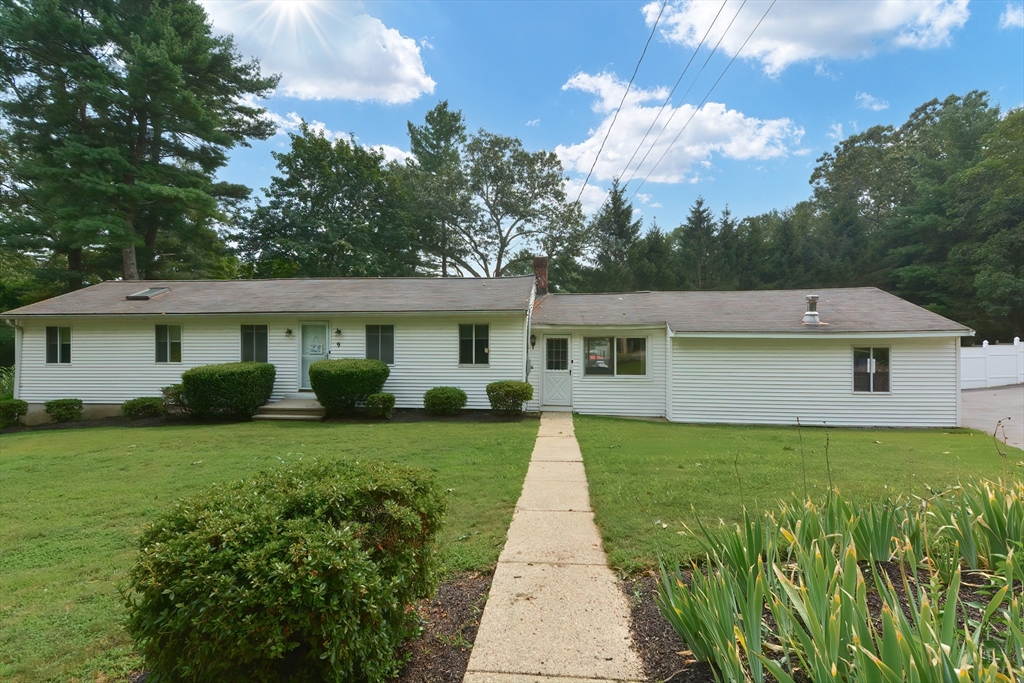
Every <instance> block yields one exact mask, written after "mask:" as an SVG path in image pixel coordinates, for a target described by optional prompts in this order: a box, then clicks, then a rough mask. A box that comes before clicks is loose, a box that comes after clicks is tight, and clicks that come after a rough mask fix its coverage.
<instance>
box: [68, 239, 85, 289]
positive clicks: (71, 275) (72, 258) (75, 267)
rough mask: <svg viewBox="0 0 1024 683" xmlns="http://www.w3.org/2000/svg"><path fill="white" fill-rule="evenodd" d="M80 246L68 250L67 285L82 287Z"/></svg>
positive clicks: (73, 287)
mask: <svg viewBox="0 0 1024 683" xmlns="http://www.w3.org/2000/svg"><path fill="white" fill-rule="evenodd" d="M82 272H83V271H82V248H81V247H75V248H73V249H70V250H69V251H68V287H69V288H70V289H73V290H74V289H81V288H82Z"/></svg>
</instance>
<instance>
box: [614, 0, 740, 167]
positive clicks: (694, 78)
mask: <svg viewBox="0 0 1024 683" xmlns="http://www.w3.org/2000/svg"><path fill="white" fill-rule="evenodd" d="M746 4H747V0H743V2H742V3H740V7H739V9H738V10H736V14H734V15H732V21H730V22H729V25H728V26H726V27H725V31H723V32H722V35H721V36H719V38H718V42H717V43H715V47H713V48H712V49H711V54H709V55H708V58H707V59H705V60H704V63H703V64H701V65H700V71H698V72H697V75H696V76H694V77H693V81H691V83H690V87H688V88H687V89H686V92H684V93H683V96H682V98H681V99H682V100H683V101H685V100H686V96H687V95H689V94H690V91H691V90H693V86H695V85H696V84H697V81H698V80H699V79H700V75H701V74H702V73H704V68H705V67H706V66H707V65H708V63H710V62H711V58H712V57H714V56H715V53H716V52H718V48H719V47H720V46H721V45H722V41H723V40H725V36H726V35H727V34H728V33H729V31H730V29H732V25H733V24H735V23H736V19H737V17H739V16H740V12H742V11H743V7H744V6H745V5H746ZM723 7H724V5H723ZM708 30H709V31H710V30H711V29H710V27H709V28H708ZM680 108H681V107H680ZM678 113H679V109H673V110H672V114H671V116H669V117H668V121H666V122H665V125H664V126H663V127H662V129H661V130H660V131H658V135H657V136H656V137H655V138H654V142H652V143H651V146H650V147H648V148H647V151H646V152H644V158H643V159H641V160H640V163H639V164H637V165H636V168H635V169H633V173H632V174H630V176H629V179H628V180H626V182H625V185H629V183H630V182H632V181H633V178H635V177H636V174H637V173H639V172H640V169H641V168H642V167H643V165H644V162H645V161H647V157H648V156H649V155H650V153H651V152H653V151H654V148H655V147H657V146H658V140H660V139H661V136H662V135H664V134H665V131H667V130H668V127H669V126H670V125H671V124H672V120H673V119H674V118H675V117H676V114H678ZM623 173H625V172H623Z"/></svg>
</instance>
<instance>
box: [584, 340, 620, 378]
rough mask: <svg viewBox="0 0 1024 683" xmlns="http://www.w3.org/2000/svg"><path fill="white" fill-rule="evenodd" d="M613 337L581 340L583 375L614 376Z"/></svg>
mask: <svg viewBox="0 0 1024 683" xmlns="http://www.w3.org/2000/svg"><path fill="white" fill-rule="evenodd" d="M614 341H615V339H614V338H613V337H586V338H584V340H583V353H584V354H585V355H584V358H583V374H585V375H614V374H615V361H614V355H613V354H614V353H615V347H614V346H613V345H612V344H613V343H614Z"/></svg>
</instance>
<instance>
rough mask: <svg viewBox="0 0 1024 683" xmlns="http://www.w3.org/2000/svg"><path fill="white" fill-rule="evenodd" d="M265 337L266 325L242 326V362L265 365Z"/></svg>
mask: <svg viewBox="0 0 1024 683" xmlns="http://www.w3.org/2000/svg"><path fill="white" fill-rule="evenodd" d="M267 337H268V334H267V326H266V325H242V362H248V361H255V362H257V363H266V362H267V358H268V356H269V353H268V351H267V346H268V344H267Z"/></svg>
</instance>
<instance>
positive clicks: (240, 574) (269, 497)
mask: <svg viewBox="0 0 1024 683" xmlns="http://www.w3.org/2000/svg"><path fill="white" fill-rule="evenodd" d="M444 509H445V501H444V498H443V496H442V494H441V492H440V491H439V489H438V487H437V486H436V484H435V483H434V481H433V479H432V478H431V476H430V475H429V474H427V473H426V472H424V471H421V470H416V469H412V468H406V467H401V466H399V465H395V464H390V463H383V462H355V461H348V460H336V461H331V462H318V463H313V464H307V465H303V466H301V467H294V468H288V469H284V470H281V471H270V472H264V473H262V474H259V475H257V476H256V477H255V478H253V479H250V480H246V481H240V482H236V483H233V484H226V485H225V484H218V485H215V486H213V487H211V488H210V489H208V490H207V491H205V492H204V493H201V494H199V495H196V496H194V497H192V498H190V499H187V500H184V501H181V502H179V503H177V504H176V505H174V507H172V508H171V509H169V510H167V511H166V512H165V513H164V514H162V515H161V516H160V517H158V518H157V519H156V520H155V521H154V522H153V523H152V524H150V525H149V526H148V528H147V529H146V530H145V531H144V533H143V534H142V537H141V539H140V541H139V555H138V558H137V560H136V562H135V564H134V566H133V567H132V568H131V570H130V572H129V585H128V586H127V588H126V589H125V590H124V591H123V596H124V599H125V604H126V606H127V608H128V622H127V628H128V631H129V633H130V634H131V636H132V638H133V639H134V641H135V644H136V646H137V647H138V648H139V650H140V651H141V652H142V654H143V656H144V658H145V664H146V666H147V668H148V669H149V670H150V671H151V672H152V673H151V677H150V679H149V680H151V681H154V682H160V681H213V680H216V681H228V682H230V681H239V682H241V681H246V682H248V681H255V682H268V683H269V682H271V681H273V682H275V683H276V682H277V681H281V680H289V681H301V682H310V683H312V682H313V681H335V682H337V683H341V682H347V681H373V682H376V681H387V680H390V679H391V677H392V676H394V675H395V674H396V673H397V671H398V669H399V667H400V666H401V664H402V659H401V657H400V656H399V654H398V652H399V648H400V646H401V645H402V643H403V642H404V641H405V640H406V639H408V638H409V637H410V636H412V635H414V634H415V633H416V631H417V628H418V622H417V618H416V615H415V611H414V610H412V609H411V606H412V604H413V602H414V601H416V600H418V599H420V598H423V597H425V596H427V595H428V594H430V592H431V591H432V590H433V587H434V585H435V577H434V573H433V571H432V567H433V549H434V543H435V539H436V536H437V533H438V530H439V528H440V525H441V519H442V515H443V513H444Z"/></svg>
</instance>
